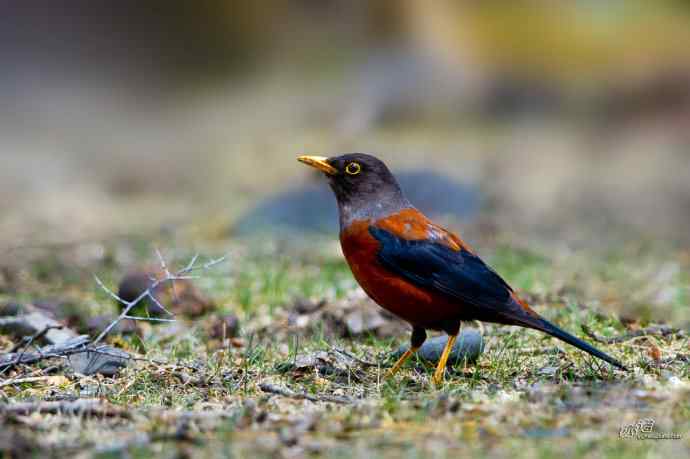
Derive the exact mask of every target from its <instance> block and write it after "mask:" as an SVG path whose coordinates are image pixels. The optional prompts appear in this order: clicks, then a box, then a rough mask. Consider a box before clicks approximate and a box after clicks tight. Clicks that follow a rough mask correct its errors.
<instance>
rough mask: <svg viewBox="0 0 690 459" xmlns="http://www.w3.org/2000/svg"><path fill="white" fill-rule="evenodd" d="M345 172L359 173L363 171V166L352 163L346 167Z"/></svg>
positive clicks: (350, 173)
mask: <svg viewBox="0 0 690 459" xmlns="http://www.w3.org/2000/svg"><path fill="white" fill-rule="evenodd" d="M345 172H347V173H348V174H349V175H357V174H359V173H360V172H362V166H360V165H359V163H350V164H348V165H347V167H346V168H345Z"/></svg>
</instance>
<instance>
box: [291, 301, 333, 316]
mask: <svg viewBox="0 0 690 459" xmlns="http://www.w3.org/2000/svg"><path fill="white" fill-rule="evenodd" d="M324 306H326V300H324V299H322V300H319V301H315V300H309V299H307V298H298V299H297V300H295V304H294V305H293V306H292V309H293V310H294V311H295V312H296V313H297V314H311V313H313V312H316V311H318V310H319V309H321V308H323V307H324Z"/></svg>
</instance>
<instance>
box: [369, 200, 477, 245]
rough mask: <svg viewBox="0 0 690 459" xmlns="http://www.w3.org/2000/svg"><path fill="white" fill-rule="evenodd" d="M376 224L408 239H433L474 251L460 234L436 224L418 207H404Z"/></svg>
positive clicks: (443, 243)
mask: <svg viewBox="0 0 690 459" xmlns="http://www.w3.org/2000/svg"><path fill="white" fill-rule="evenodd" d="M376 226H377V227H379V228H381V229H383V230H386V231H389V232H391V233H393V234H395V235H396V236H398V237H399V238H401V239H406V240H408V241H417V240H432V241H435V242H437V243H439V244H442V245H445V246H446V247H448V248H450V249H452V250H455V251H459V250H461V249H465V250H467V251H468V252H471V253H474V252H473V251H472V249H470V247H469V246H468V245H467V244H465V242H464V241H463V240H462V239H460V237H459V236H457V235H455V234H453V233H451V232H450V231H448V230H446V229H445V228H443V227H441V226H439V225H436V224H435V223H433V222H432V221H431V220H429V219H428V218H427V217H426V215H424V214H423V213H421V212H420V211H418V210H417V209H403V210H402V211H400V212H398V213H397V214H393V215H390V216H388V217H386V218H382V219H381V220H379V221H377V222H376Z"/></svg>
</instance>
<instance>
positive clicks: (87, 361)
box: [69, 346, 129, 376]
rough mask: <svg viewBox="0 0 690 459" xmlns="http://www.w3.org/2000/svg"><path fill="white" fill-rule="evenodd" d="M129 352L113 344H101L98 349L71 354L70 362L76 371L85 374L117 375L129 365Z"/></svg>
mask: <svg viewBox="0 0 690 459" xmlns="http://www.w3.org/2000/svg"><path fill="white" fill-rule="evenodd" d="M127 362H129V354H128V353H126V352H125V351H123V350H121V349H118V348H115V347H112V346H99V347H98V349H97V350H94V351H91V350H90V351H85V352H80V353H78V354H73V355H70V356H69V363H70V366H71V367H72V370H74V372H75V373H79V374H82V375H85V376H89V375H93V374H96V373H100V374H102V375H103V376H115V375H116V374H117V372H118V371H120V370H121V369H122V368H124V367H126V366H127Z"/></svg>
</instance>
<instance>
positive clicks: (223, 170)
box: [0, 0, 690, 257]
mask: <svg viewBox="0 0 690 459" xmlns="http://www.w3.org/2000/svg"><path fill="white" fill-rule="evenodd" d="M0 63H1V66H2V71H0V248H2V249H3V252H4V253H5V256H6V257H7V256H8V254H14V255H12V256H16V254H17V253H25V252H24V251H22V250H21V249H22V248H26V247H33V246H41V245H46V244H48V245H50V244H55V245H60V244H69V243H72V242H79V241H85V240H99V241H100V240H108V239H109V238H115V237H122V236H123V235H124V236H126V235H128V234H146V232H149V231H150V232H157V231H160V230H161V228H164V229H165V228H168V229H169V228H173V229H175V228H180V227H183V228H190V227H191V228H196V229H199V231H201V234H202V235H203V237H205V238H209V237H211V236H218V237H219V238H221V239H222V238H224V237H232V236H234V235H237V236H241V235H243V234H255V233H256V230H257V229H259V228H262V227H269V229H270V228H273V229H275V225H281V226H284V227H286V228H291V229H297V230H298V231H297V232H301V231H304V230H308V231H309V232H312V231H313V232H315V233H318V232H321V233H324V234H327V235H329V236H332V233H333V232H334V231H335V226H334V225H335V217H334V215H335V214H334V212H335V208H334V207H333V201H332V198H331V197H330V195H329V193H328V192H327V191H326V188H325V186H324V185H323V184H322V183H320V182H319V181H318V180H317V179H318V178H317V177H316V176H314V175H312V173H311V172H310V171H308V170H306V168H305V167H303V166H301V165H299V164H298V163H297V162H296V161H295V156H296V155H298V154H302V153H310V154H319V155H333V154H336V153H339V152H350V151H365V152H372V153H376V154H377V155H379V156H380V157H382V158H384V159H385V160H386V161H387V162H389V164H391V166H392V168H393V169H394V170H395V171H396V172H399V173H400V174H402V176H403V177H404V180H403V182H404V183H403V185H404V187H405V188H407V189H408V191H409V192H410V194H413V200H415V201H416V202H419V207H421V208H422V210H426V211H428V212H430V213H432V214H435V215H438V216H445V217H447V218H448V220H449V221H450V220H453V219H454V218H459V219H460V220H462V221H463V223H465V224H466V225H467V228H468V229H467V231H469V235H470V240H473V239H481V237H483V236H486V235H487V234H499V235H500V234H502V233H509V234H511V235H512V237H513V238H514V240H522V239H525V238H532V239H534V240H539V241H540V242H541V243H543V244H547V245H548V244H549V241H558V243H560V244H562V243H564V242H565V243H566V244H569V245H572V246H575V247H577V246H581V245H587V246H594V247H596V246H597V245H600V244H607V243H608V242H610V241H612V240H616V241H619V240H664V241H670V242H671V243H672V244H678V245H680V246H683V247H687V243H688V242H690V231H688V223H689V222H690V3H688V2H686V1H683V0H657V1H654V2H651V1H647V0H625V1H624V0H577V1H568V2H566V1H562V2H558V1H548V0H523V1H510V2H508V1H497V0H496V1H482V2H478V1H470V0H466V1H461V0H456V1H451V0H437V1H434V2H428V1H424V0H381V1H377V2H368V1H364V0H321V1H315V0H274V1H271V2H268V1H266V2H262V1H213V0H202V1H198V2H174V1H166V2H162V1H161V2H156V1H149V2H141V1H128V0H123V1H119V2H104V1H87V0H74V1H72V2H62V3H57V2H53V1H48V0H44V1H39V0H26V1H21V2H19V1H14V2H11V1H10V2H2V3H1V4H0ZM321 190H323V191H321ZM274 234H276V232H274ZM282 234H284V233H283V232H282V231H281V235H282ZM301 234H304V233H301Z"/></svg>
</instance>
